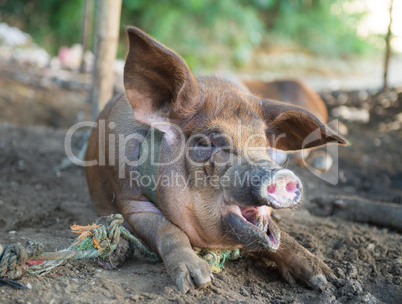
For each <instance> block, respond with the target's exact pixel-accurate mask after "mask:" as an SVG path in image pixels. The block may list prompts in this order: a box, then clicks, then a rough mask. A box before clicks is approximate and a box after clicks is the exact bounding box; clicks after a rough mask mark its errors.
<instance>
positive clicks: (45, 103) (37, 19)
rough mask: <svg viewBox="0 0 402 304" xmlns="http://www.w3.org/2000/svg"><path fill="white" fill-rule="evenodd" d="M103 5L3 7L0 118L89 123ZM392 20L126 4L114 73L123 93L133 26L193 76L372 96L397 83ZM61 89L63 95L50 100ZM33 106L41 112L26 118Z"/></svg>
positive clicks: (400, 41) (396, 33) (197, 4)
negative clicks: (298, 82)
mask: <svg viewBox="0 0 402 304" xmlns="http://www.w3.org/2000/svg"><path fill="white" fill-rule="evenodd" d="M100 3H104V2H103V1H102V2H98V1H95V0H69V1H55V0H31V1H25V0H0V77H2V83H0V107H1V108H3V109H2V111H0V119H2V120H3V121H6V122H12V123H13V122H16V123H20V122H28V123H29V122H30V121H32V122H35V123H39V124H44V125H50V126H56V127H58V126H59V127H67V126H69V125H71V124H72V123H74V122H75V121H81V120H82V119H84V118H85V119H86V118H90V116H91V115H90V114H89V113H90V105H89V103H83V101H85V100H88V101H89V100H90V99H91V96H90V95H91V94H90V90H91V88H93V82H92V79H93V69H94V66H95V64H94V62H95V56H94V53H96V52H95V51H94V46H95V44H96V43H95V40H96V38H95V37H97V35H101V32H99V29H101V28H102V26H103V24H104V20H103V19H102V18H103V17H99V16H100V15H101V13H100V10H99V4H100ZM106 3H107V2H106ZM110 3H113V1H111V2H110ZM391 3H392V10H390V8H391ZM112 5H113V4H112ZM390 13H392V17H393V18H392V23H390ZM398 16H402V1H401V0H393V1H391V0H384V1H378V0H339V1H330V0H281V1H280V0H247V1H246V0H220V1H214V0H172V1H163V0H148V1H142V0H123V1H122V8H121V16H120V19H119V18H116V19H117V20H116V21H115V22H117V24H119V29H118V32H119V38H118V47H117V58H116V60H115V61H114V64H113V68H112V67H110V69H113V70H114V77H115V90H122V89H123V85H122V70H123V67H124V58H125V54H126V52H127V39H126V33H125V27H126V26H127V25H135V26H138V27H140V28H141V29H143V30H144V31H146V32H147V33H149V34H150V35H152V36H153V37H155V38H156V39H157V40H159V41H160V42H162V43H164V44H165V45H166V46H168V47H170V48H171V49H173V50H175V51H176V52H177V53H179V54H180V55H181V56H183V57H184V59H185V60H186V62H187V63H188V65H189V66H190V68H191V69H192V71H193V72H194V74H196V75H200V74H205V73H214V74H218V75H224V76H226V77H231V78H234V79H243V80H262V81H271V80H277V79H285V78H298V79H303V80H304V81H305V82H306V83H307V84H308V85H310V86H311V87H312V88H313V89H315V90H318V91H319V92H323V91H331V92H332V91H340V90H365V91H367V92H366V93H365V94H374V93H376V92H378V91H380V90H382V88H383V87H384V70H385V67H388V69H387V77H386V78H387V85H388V86H390V87H396V86H399V85H401V84H402V73H401V72H400V71H401V70H402V53H401V52H402V18H398ZM98 19H99V20H98ZM97 20H98V21H97ZM97 32H98V33H97ZM387 41H388V43H387ZM83 45H84V46H83ZM387 51H389V54H390V55H389V56H388V59H387V60H388V63H387V64H385V62H386V57H387V55H386V54H387ZM26 85H29V86H30V87H29V88H28V87H24V86H26ZM10 87H13V88H15V89H14V90H10V89H9V88H10ZM38 87H40V88H47V90H39V91H38V90H36V89H35V88H38ZM59 89H61V90H63V89H67V91H63V92H62V93H60V94H58V96H59V99H58V100H57V101H56V100H54V94H55V92H54V91H55V90H59ZM362 94H363V93H362ZM363 95H364V94H363ZM108 98H109V97H108ZM92 99H94V98H93V95H92ZM29 100H31V104H32V101H33V100H34V101H35V103H36V104H39V105H41V107H40V108H34V109H30V110H29V111H26V104H27V103H28V102H29ZM7 102H8V103H11V102H12V107H7ZM25 112H27V113H26V115H25V114H24V113H25ZM16 113H17V114H16ZM44 113H47V114H44ZM92 116H93V117H94V115H93V114H92Z"/></svg>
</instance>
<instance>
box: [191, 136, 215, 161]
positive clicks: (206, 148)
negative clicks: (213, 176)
mask: <svg viewBox="0 0 402 304" xmlns="http://www.w3.org/2000/svg"><path fill="white" fill-rule="evenodd" d="M194 148H195V149H194V160H195V161H196V162H205V161H206V160H208V159H209V158H210V157H211V155H212V152H213V150H214V149H215V147H214V146H213V145H212V144H211V142H207V141H204V140H200V141H198V142H197V143H196V145H195V147H194Z"/></svg>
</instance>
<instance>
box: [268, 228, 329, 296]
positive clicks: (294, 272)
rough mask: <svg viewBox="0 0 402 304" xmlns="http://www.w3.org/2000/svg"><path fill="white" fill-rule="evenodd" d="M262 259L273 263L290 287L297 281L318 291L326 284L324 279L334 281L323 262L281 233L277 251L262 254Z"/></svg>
mask: <svg viewBox="0 0 402 304" xmlns="http://www.w3.org/2000/svg"><path fill="white" fill-rule="evenodd" d="M263 257H265V258H268V259H270V260H272V261H274V262H275V263H276V265H277V266H278V268H279V271H280V272H281V274H282V276H283V278H284V279H285V280H286V281H287V282H288V283H289V284H291V285H294V284H295V282H296V281H299V282H301V283H302V284H304V285H306V286H307V287H309V288H314V289H318V288H320V287H321V286H323V285H325V284H327V279H326V277H327V278H332V279H335V276H334V274H333V272H332V270H331V269H330V268H329V267H328V266H327V265H325V264H324V262H322V261H321V260H320V259H319V258H317V257H316V256H315V255H313V254H311V253H310V252H309V251H308V250H307V249H306V248H304V247H303V246H301V245H300V244H299V243H298V242H297V241H296V240H295V239H293V238H292V237H291V236H289V235H288V234H287V233H285V232H281V243H280V246H279V248H278V250H277V251H276V252H271V253H263Z"/></svg>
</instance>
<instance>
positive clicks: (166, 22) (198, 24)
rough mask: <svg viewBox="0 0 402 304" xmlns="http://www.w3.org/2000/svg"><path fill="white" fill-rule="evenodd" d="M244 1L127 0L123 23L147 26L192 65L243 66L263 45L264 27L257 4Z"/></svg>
mask: <svg viewBox="0 0 402 304" xmlns="http://www.w3.org/2000/svg"><path fill="white" fill-rule="evenodd" d="M243 2H245V1H239V0H220V1H216V0H172V1H141V0H127V1H123V6H124V7H126V8H127V9H123V11H122V23H123V24H131V25H137V26H139V27H141V28H143V29H144V30H145V31H146V32H148V33H150V34H151V35H152V36H154V37H155V38H156V39H158V40H159V41H161V42H162V43H165V44H166V45H168V46H170V47H171V48H173V49H174V50H175V51H177V52H178V53H180V54H181V55H182V56H183V57H184V58H185V60H186V61H187V63H188V64H189V66H190V67H200V66H203V67H205V66H209V67H211V66H216V65H228V64H231V63H234V64H235V65H241V64H244V63H246V62H247V61H248V58H249V57H250V55H251V52H252V50H253V49H254V48H255V47H257V46H258V45H259V44H260V41H261V36H262V34H263V29H264V28H263V24H262V22H261V21H260V19H259V18H258V15H257V11H256V9H255V7H253V6H250V5H246V4H244V3H243ZM255 2H262V1H257V0H256V1H255Z"/></svg>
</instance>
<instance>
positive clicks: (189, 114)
mask: <svg viewBox="0 0 402 304" xmlns="http://www.w3.org/2000/svg"><path fill="white" fill-rule="evenodd" d="M128 37H129V42H130V49H129V53H128V56H127V60H126V65H125V68H124V84H125V89H126V94H127V97H128V100H129V102H130V104H131V105H132V107H133V110H134V117H135V119H136V120H137V121H139V122H141V123H143V124H146V125H154V126H155V128H157V129H160V130H161V131H162V132H164V133H165V135H164V143H163V147H162V150H161V156H160V159H164V160H165V161H166V160H167V161H169V160H171V159H177V161H175V162H174V164H171V165H170V166H168V167H167V168H166V167H165V168H161V169H159V173H161V172H166V173H169V171H174V172H179V173H180V175H181V176H183V177H185V180H186V181H188V186H187V187H185V188H186V189H183V187H180V186H175V185H169V186H167V187H162V188H161V189H158V192H157V194H158V200H159V202H160V205H161V209H162V210H163V211H164V213H165V214H166V215H167V216H168V218H169V219H170V220H172V221H173V222H174V223H175V224H176V225H178V226H180V227H181V228H182V229H183V230H184V231H186V232H187V234H188V235H189V238H190V240H191V241H192V243H193V244H194V245H197V246H204V247H215V248H216V247H219V246H222V247H229V246H243V247H245V248H247V249H249V250H260V249H264V250H275V249H277V248H278V246H279V242H280V232H279V229H278V228H277V227H276V226H275V224H274V223H273V221H272V220H271V219H270V217H269V214H270V212H269V210H270V209H269V208H268V207H272V208H274V209H279V208H292V207H294V206H296V205H297V204H298V203H299V202H300V201H301V198H302V188H303V187H302V183H301V182H300V180H299V178H298V177H297V176H296V175H295V174H294V173H293V172H292V171H290V170H287V169H282V168H280V167H279V166H278V165H277V164H276V163H275V162H273V161H272V159H271V158H270V156H269V153H268V148H269V147H273V148H276V149H281V150H285V151H294V150H300V149H304V148H313V147H317V146H320V145H324V144H327V143H337V144H345V143H346V141H345V139H343V138H342V137H341V136H339V135H338V134H336V133H334V132H333V131H331V130H330V129H328V128H327V127H326V126H325V125H323V124H322V123H321V122H320V121H319V120H318V119H317V118H316V117H315V116H313V115H312V114H311V113H309V112H308V111H306V110H304V109H302V108H299V107H295V106H292V105H289V104H285V103H281V102H277V101H270V100H261V99H259V98H257V97H256V96H254V95H252V94H250V93H249V92H248V91H246V90H245V89H243V88H241V87H239V86H237V85H236V84H234V83H232V82H230V81H227V80H224V79H220V78H217V77H201V78H194V76H193V75H192V73H191V72H190V70H189V68H188V67H187V65H186V64H185V62H184V61H183V59H182V58H181V57H180V56H178V55H177V54H176V53H174V52H173V51H171V50H170V49H167V48H166V47H164V46H163V45H161V44H159V43H158V42H156V41H155V40H154V39H152V38H151V37H149V36H148V35H147V34H145V33H143V32H142V31H140V30H139V29H136V28H128ZM161 122H163V124H160V123H161ZM155 123H156V125H155ZM314 131H315V132H314ZM306 139H308V140H307V141H306ZM178 147H181V148H178ZM179 154H180V155H179ZM178 155H179V157H178ZM183 201H184V203H183ZM172 205H173V206H172ZM180 208H181V209H180ZM183 209H185V210H187V211H189V210H190V211H189V212H190V213H191V216H190V217H192V218H191V219H189V218H185V219H183V214H186V216H188V215H187V213H183V211H182V210H183ZM188 221H191V222H192V223H191V224H189V223H188Z"/></svg>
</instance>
